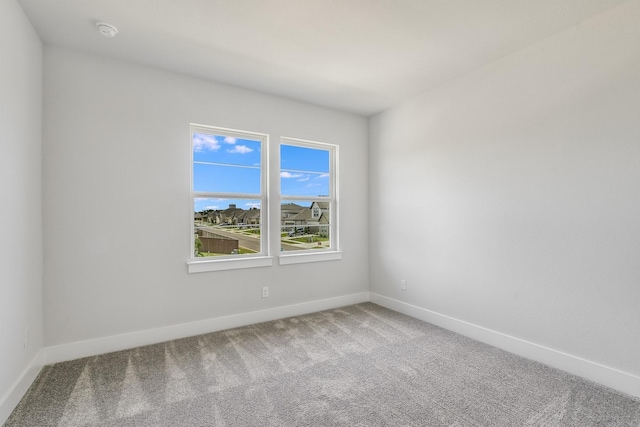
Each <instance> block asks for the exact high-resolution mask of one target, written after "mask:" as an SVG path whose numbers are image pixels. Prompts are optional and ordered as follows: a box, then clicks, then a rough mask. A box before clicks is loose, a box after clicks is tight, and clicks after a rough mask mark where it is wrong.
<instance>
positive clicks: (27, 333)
mask: <svg viewBox="0 0 640 427" xmlns="http://www.w3.org/2000/svg"><path fill="white" fill-rule="evenodd" d="M30 335H31V329H30V328H24V348H27V347H29V338H30Z"/></svg>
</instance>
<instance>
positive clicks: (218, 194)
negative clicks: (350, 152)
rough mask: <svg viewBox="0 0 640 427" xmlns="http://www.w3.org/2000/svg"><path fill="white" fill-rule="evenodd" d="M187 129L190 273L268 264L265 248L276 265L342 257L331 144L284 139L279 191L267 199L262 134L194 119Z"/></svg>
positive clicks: (264, 137) (267, 167) (265, 146)
mask: <svg viewBox="0 0 640 427" xmlns="http://www.w3.org/2000/svg"><path fill="white" fill-rule="evenodd" d="M190 131H191V133H190V136H191V208H190V210H191V212H192V213H191V214H190V215H193V219H192V220H191V230H190V234H191V240H190V241H191V247H190V250H189V251H190V258H189V262H188V263H187V265H188V270H189V272H190V273H197V272H203V271H215V270H229V269H237V268H250V267H266V266H270V265H272V264H273V257H272V256H270V250H271V253H276V251H278V252H279V260H280V261H279V262H280V264H282V265H285V264H297V263H302V262H315V261H327V260H335V259H340V258H341V254H340V252H339V251H338V227H337V225H338V198H337V170H338V168H337V153H338V147H337V146H335V145H330V144H324V143H319V142H311V141H304V140H298V139H291V138H283V139H282V141H281V144H280V147H279V151H280V153H279V154H280V155H279V163H280V182H279V183H280V198H279V199H278V198H274V200H273V202H270V199H269V197H268V195H269V182H268V179H267V178H268V176H269V170H271V171H273V172H276V170H277V169H278V159H274V162H273V163H272V164H271V166H270V164H269V156H268V139H269V137H268V135H265V134H259V133H253V132H245V131H239V130H232V129H224V128H218V127H211V126H204V125H196V124H192V125H191V127H190ZM274 169H275V170H274ZM277 184H278V181H275V182H274V185H275V186H276V187H277ZM276 191H277V188H276ZM270 203H271V205H270ZM278 204H280V218H279V221H278V220H277V219H276V218H273V220H272V221H271V226H270V225H269V221H268V212H269V211H270V208H271V211H272V213H275V212H277V210H278V206H277V205H278ZM270 242H271V249H270V247H269V244H270Z"/></svg>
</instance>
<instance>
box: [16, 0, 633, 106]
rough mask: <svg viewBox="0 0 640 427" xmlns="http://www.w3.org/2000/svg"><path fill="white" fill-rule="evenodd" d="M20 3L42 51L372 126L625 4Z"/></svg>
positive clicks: (325, 0)
mask: <svg viewBox="0 0 640 427" xmlns="http://www.w3.org/2000/svg"><path fill="white" fill-rule="evenodd" d="M18 1H19V3H20V4H21V5H22V7H23V9H24V10H25V13H26V14H27V16H28V17H29V18H30V20H31V22H32V23H33V25H34V26H35V28H36V30H37V31H38V33H39V34H40V36H41V38H42V40H43V42H44V43H46V44H52V45H58V46H64V47H69V48H73V49H78V50H81V51H86V52H93V53H95V54H98V55H103V56H108V57H113V58H118V59H123V60H127V61H131V62H136V63H140V64H145V65H150V66H154V67H158V68H162V69H167V70H172V71H177V72H180V73H186V74H189V75H193V76H197V77H201V78H205V79H209V80H213V81H218V82H223V83H227V84H232V85H236V86H241V87H246V88H250V89H254V90H258V91H263V92H267V93H272V94H276V95H281V96H286V97H290V98H295V99H299V100H303V101H307V102H311V103H314V104H319V105H324V106H328V107H332V108H337V109H340V110H345V111H350V112H354V113H357V114H361V115H365V116H368V115H371V114H374V113H377V112H380V111H382V110H384V109H386V108H388V107H390V106H392V105H394V104H396V103H398V102H401V101H403V100H405V99H407V98H410V97H413V96H415V95H417V94H419V93H421V92H424V91H426V90H429V89H430V88H433V87H435V86H438V85H440V84H442V83H444V82H446V81H447V80H450V79H452V78H455V77H456V76H459V75H461V74H464V73H466V72H469V71H471V70H474V69H476V68H479V67H481V66H483V65H485V64H487V63H489V62H491V61H493V60H495V59H497V58H499V57H502V56H504V55H508V54H510V53H512V52H514V51H517V50H519V49H521V48H523V47H525V46H527V45H530V44H532V43H534V42H536V41H538V40H541V39H544V38H546V37H549V36H550V35H552V34H554V33H557V32H559V31H562V30H564V29H566V28H569V27H571V26H574V25H576V24H578V23H580V22H582V21H584V20H586V19H589V18H590V17H592V16H595V15H597V14H599V13H602V12H604V11H605V10H607V9H610V8H612V7H615V6H617V5H620V4H622V3H624V2H625V1H626V0H18ZM97 21H106V22H108V23H111V24H113V25H115V26H116V27H117V28H118V29H119V33H118V35H117V36H116V37H115V38H113V39H108V38H105V37H103V36H101V35H100V34H99V33H98V31H97V30H96V27H95V23H96V22H97Z"/></svg>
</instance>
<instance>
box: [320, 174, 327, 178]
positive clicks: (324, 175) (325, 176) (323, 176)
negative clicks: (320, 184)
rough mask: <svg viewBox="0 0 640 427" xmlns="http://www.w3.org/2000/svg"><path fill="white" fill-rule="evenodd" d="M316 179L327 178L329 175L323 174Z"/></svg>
mask: <svg viewBox="0 0 640 427" xmlns="http://www.w3.org/2000/svg"><path fill="white" fill-rule="evenodd" d="M318 178H329V174H328V173H323V174H322V175H318Z"/></svg>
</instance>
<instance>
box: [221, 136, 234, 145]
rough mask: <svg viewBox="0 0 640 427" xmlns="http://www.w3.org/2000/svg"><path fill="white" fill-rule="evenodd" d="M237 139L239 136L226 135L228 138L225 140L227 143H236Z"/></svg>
mask: <svg viewBox="0 0 640 427" xmlns="http://www.w3.org/2000/svg"><path fill="white" fill-rule="evenodd" d="M236 141H237V138H234V137H232V136H228V137H226V138H225V139H224V142H225V143H226V144H235V143H236Z"/></svg>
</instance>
